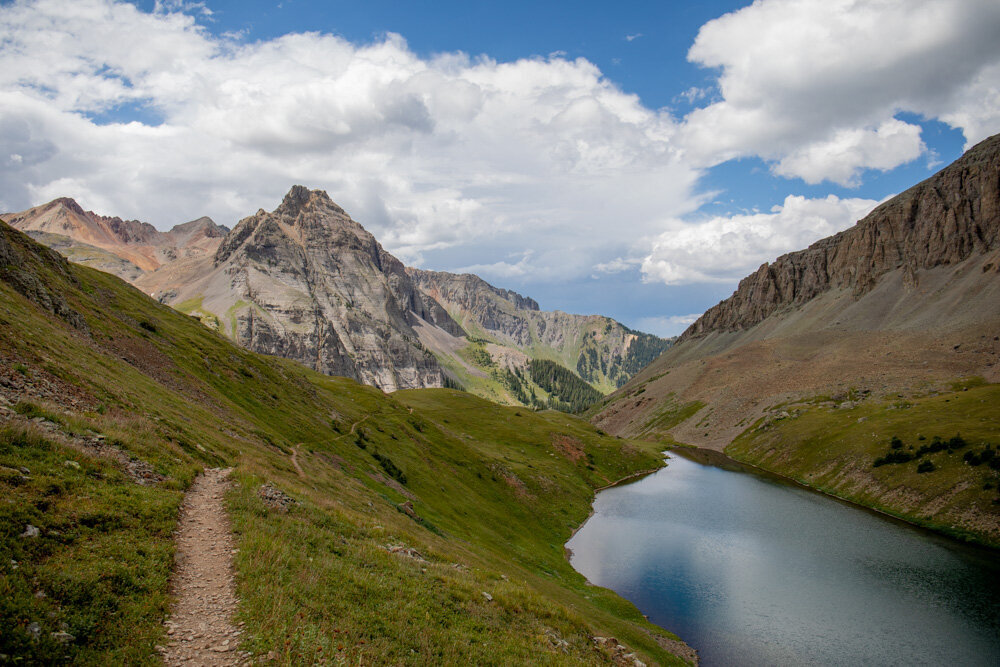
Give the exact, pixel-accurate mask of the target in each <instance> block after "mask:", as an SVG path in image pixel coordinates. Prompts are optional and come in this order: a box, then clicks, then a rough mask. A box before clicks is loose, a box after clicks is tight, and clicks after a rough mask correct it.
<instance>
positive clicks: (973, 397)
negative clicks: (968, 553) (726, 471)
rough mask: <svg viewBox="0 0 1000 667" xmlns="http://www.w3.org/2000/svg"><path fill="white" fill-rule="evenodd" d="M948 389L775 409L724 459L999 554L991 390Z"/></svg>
mask: <svg viewBox="0 0 1000 667" xmlns="http://www.w3.org/2000/svg"><path fill="white" fill-rule="evenodd" d="M954 389H955V391H952V392H944V393H935V394H933V395H926V396H922V397H916V398H911V399H907V400H903V399H896V400H876V399H872V400H865V401H857V400H846V401H839V402H838V401H834V400H831V399H829V398H828V397H819V398H816V399H813V400H810V401H804V402H800V403H793V404H788V405H782V406H778V407H777V408H775V409H774V410H773V411H772V412H771V413H770V414H769V415H768V416H767V417H765V418H762V419H761V420H760V421H758V422H757V424H755V425H754V427H752V428H750V429H748V430H747V431H746V432H745V433H743V434H742V435H741V436H740V437H739V438H737V439H736V440H735V441H734V442H733V443H732V444H731V445H730V446H729V447H727V448H726V453H727V454H729V455H730V456H732V457H733V458H736V459H738V460H740V461H745V462H748V463H752V464H754V465H757V466H760V467H763V468H766V469H768V470H772V471H775V472H778V473H781V474H784V475H787V476H789V477H792V478H794V479H797V480H798V481H800V482H803V483H805V484H808V485H810V486H813V487H815V488H818V489H820V490H822V491H826V492H828V493H833V494H835V495H838V496H841V497H844V498H847V499H849V500H852V501H855V502H858V503H861V504H864V505H868V506H870V507H875V508H878V509H880V510H883V511H886V512H889V513H891V514H894V515H896V516H899V517H902V518H904V519H907V520H909V521H913V522H915V523H919V524H922V525H926V526H929V527H932V528H937V529H939V530H943V531H944V532H948V533H950V534H952V535H955V536H957V537H961V538H966V539H973V540H976V541H980V542H984V543H987V544H992V545H993V546H1000V411H998V409H997V406H1000V385H996V384H989V385H988V384H985V383H982V382H981V380H976V379H973V380H969V381H965V382H960V383H956V385H955V387H954ZM856 398H860V396H858V397H856ZM993 452H997V454H994V453H993Z"/></svg>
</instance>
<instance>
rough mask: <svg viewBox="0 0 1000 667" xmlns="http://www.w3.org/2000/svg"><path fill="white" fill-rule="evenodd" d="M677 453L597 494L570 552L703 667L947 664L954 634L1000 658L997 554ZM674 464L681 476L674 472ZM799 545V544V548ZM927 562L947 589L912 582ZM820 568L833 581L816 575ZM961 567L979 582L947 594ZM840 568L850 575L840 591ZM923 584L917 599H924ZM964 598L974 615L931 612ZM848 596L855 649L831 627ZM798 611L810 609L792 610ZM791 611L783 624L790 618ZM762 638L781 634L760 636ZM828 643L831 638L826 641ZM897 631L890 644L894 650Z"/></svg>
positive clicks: (848, 629) (691, 453)
mask: <svg viewBox="0 0 1000 667" xmlns="http://www.w3.org/2000/svg"><path fill="white" fill-rule="evenodd" d="M675 455H676V456H675ZM669 456H670V457H671V458H672V459H674V460H673V461H668V462H667V463H668V465H667V467H666V468H665V469H661V470H660V471H659V472H660V473H661V474H662V476H663V479H660V480H659V481H657V479H655V477H656V476H654V477H653V478H647V479H646V480H644V481H643V485H646V486H644V487H643V488H641V489H637V490H636V491H630V489H631V488H632V485H631V484H620V485H618V486H620V487H621V488H618V489H616V490H614V491H611V492H610V495H607V496H606V497H605V496H602V497H600V498H596V497H595V501H594V505H593V507H592V511H591V513H590V516H589V517H588V519H587V520H586V521H585V522H584V523H583V524H582V525H581V526H580V528H578V529H577V531H574V538H572V539H571V540H570V541H569V542H568V543H567V545H566V553H567V557H568V558H570V561H571V564H572V565H573V566H574V569H576V570H577V571H578V572H580V573H581V574H582V575H583V576H584V577H586V579H587V581H588V583H589V584H590V585H594V586H600V587H603V588H609V589H611V590H613V591H615V592H617V593H618V594H619V595H621V596H622V597H624V598H626V599H628V600H629V601H631V602H632V603H633V604H635V605H636V606H637V607H638V608H639V609H640V611H641V612H642V613H643V614H644V615H646V616H647V617H648V618H649V620H650V621H651V622H652V623H655V624H657V625H659V626H660V627H663V628H669V629H670V631H671V632H672V633H676V634H679V635H680V636H681V637H683V638H684V639H685V640H687V641H688V642H692V644H691V645H693V646H697V647H698V649H697V650H698V653H699V658H704V660H705V663H704V664H733V663H732V660H736V659H737V657H739V656H743V657H744V658H745V657H746V656H747V655H756V656H757V657H758V659H759V660H761V661H763V662H767V661H779V662H780V661H782V660H787V661H791V662H794V661H795V660H796V659H800V660H803V661H809V660H820V661H822V659H832V658H831V656H833V657H836V658H838V659H841V660H848V661H850V660H855V659H857V660H861V659H862V656H867V658H868V659H873V656H879V657H880V658H876V659H875V661H876V662H878V661H879V659H883V660H887V661H889V662H891V661H892V660H893V659H897V658H900V657H903V656H910V657H912V656H914V655H923V654H922V653H920V652H921V651H930V652H931V653H930V654H933V655H938V657H941V656H943V655H944V654H941V653H940V647H941V646H944V644H946V643H947V641H946V639H947V638H949V637H952V638H953V637H958V636H961V637H963V638H967V639H968V641H969V642H970V643H968V644H966V646H973V645H976V646H978V648H977V649H976V650H979V651H980V653H978V654H976V653H975V652H974V651H973V653H968V652H967V654H966V658H968V659H969V660H970V662H968V663H967V664H977V665H978V664H987V663H984V662H983V660H982V656H987V655H988V656H996V655H997V651H998V645H997V640H996V637H997V635H995V634H993V630H989V629H988V630H986V631H983V630H982V628H984V627H990V628H993V627H995V626H996V620H995V619H996V616H995V614H994V613H993V612H992V611H990V609H996V608H997V604H998V602H997V600H996V596H995V594H993V593H989V590H991V589H992V586H991V585H990V584H989V581H993V580H994V579H992V577H995V576H996V574H995V573H996V572H997V570H996V568H997V563H996V560H995V557H994V553H993V552H992V551H989V552H987V551H986V550H983V549H981V548H978V545H975V544H967V543H962V542H959V541H957V540H953V539H951V538H949V537H947V536H944V535H942V534H940V533H939V532H938V531H932V530H928V529H926V528H923V527H920V526H915V525H914V524H912V523H910V522H907V521H903V520H901V519H898V518H897V517H893V516H892V515H890V514H885V513H883V512H878V511H873V508H868V507H865V506H864V505H861V504H858V503H852V502H850V501H847V500H845V499H841V498H837V497H836V496H834V495H831V494H827V493H823V492H821V491H819V490H818V489H814V488H812V487H809V486H808V485H804V484H802V483H800V482H798V481H797V480H794V479H789V478H787V477H783V476H781V475H778V474H775V473H772V472H771V471H768V470H766V469H761V468H758V467H756V466H752V465H749V464H745V463H743V462H740V461H737V460H735V459H731V458H730V457H727V456H726V455H724V454H721V453H719V452H708V453H706V452H704V451H697V450H692V449H687V448H685V449H672V450H669ZM675 467H676V468H677V470H676V473H675V474H674V475H673V477H672V476H671V473H670V472H667V471H672V470H673V469H674V468H675ZM723 468H728V470H724V469H723ZM696 470H702V471H704V472H696ZM713 471H714V472H713ZM732 472H744V473H747V472H749V473H750V474H749V475H729V474H728V473H732ZM723 476H725V477H723ZM753 479H756V480H757V481H753ZM650 480H652V481H650ZM671 480H672V481H671ZM741 480H743V481H741ZM782 488H784V489H787V490H786V491H782V490H781V489H782ZM803 491H805V492H808V493H806V494H803ZM789 494H790V495H789ZM817 494H818V495H817ZM820 497H826V498H829V499H831V500H834V501H838V502H835V503H832V504H831V503H826V502H824V501H822V500H820V499H819V498H820ZM810 498H812V499H811V500H810ZM602 499H603V500H602ZM796 499H797V500H796ZM838 506H839V507H840V508H841V509H839V510H838V509H836V508H837V507H838ZM720 509H721V512H720ZM859 509H860V510H863V511H862V512H860V513H858V512H857V510H859ZM865 516H867V517H868V518H867V519H865V518H864V517H865ZM656 517H663V518H662V519H660V518H656ZM885 519H890V521H888V522H886V521H885ZM660 521H663V523H658V522H660ZM876 522H881V523H876ZM630 526H631V527H630ZM585 528H586V530H584V529H585ZM915 529H916V530H915ZM581 537H582V539H581ZM796 542H798V543H799V544H801V545H802V546H800V547H799V546H792V545H793V543H796ZM821 544H822V545H823V546H822V547H817V546H816V545H821ZM817 549H818V552H817ZM970 549H972V551H970ZM814 559H817V560H814ZM733 562H739V563H740V564H741V565H740V568H737V570H738V571H733V570H731V569H727V567H726V566H727V564H730V565H731V564H732V563H733ZM817 562H819V563H821V565H816V563H817ZM942 562H946V563H947V564H946V565H941V563H942ZM960 564H962V565H960ZM925 567H926V568H931V570H933V571H934V572H936V574H935V576H938V577H939V579H940V581H939V582H937V583H935V584H933V585H931V586H929V587H927V586H923V584H922V583H921V582H922V580H921V579H920V578H919V577H918V578H917V579H916V580H914V579H913V572H924V568H925ZM816 568H818V571H819V572H821V573H822V575H823V576H816V571H817V570H816ZM873 568H875V569H873ZM934 568H937V569H936V570H935V569H934ZM984 568H985V569H984ZM744 569H746V570H747V571H752V572H753V576H752V577H748V576H746V572H745V571H744ZM929 571H930V570H929ZM956 572H962V573H964V574H963V575H962V576H964V577H967V579H965V581H967V582H969V583H967V584H964V585H963V586H958V587H952V586H949V587H945V588H942V586H943V585H944V584H945V583H946V582H949V581H952V579H951V578H952V577H954V576H955V573H956ZM831 573H838V574H837V576H838V577H843V578H840V579H838V580H837V581H836V582H835V583H832V584H831V581H833V578H832V577H831V576H830V575H831ZM887 573H888V574H890V576H886V574H887ZM984 573H992V574H984ZM720 582H722V583H720ZM900 582H907V583H905V584H902V585H901V584H900ZM882 586H887V587H890V588H891V592H889V591H888V590H887V591H885V593H884V594H879V595H874V596H873V595H872V593H871V591H873V590H874V589H875V588H878V587H882ZM921 586H923V587H921ZM803 587H804V588H803ZM960 589H961V590H960ZM803 590H805V591H807V593H805V594H804V593H803V592H802V591H803ZM913 590H917V591H919V592H920V593H919V595H918V596H916V597H914V596H913V594H912V591H913ZM963 590H965V591H968V590H971V591H976V592H977V595H978V597H975V598H963V599H964V600H966V604H972V605H973V607H974V609H973V607H966V609H971V610H972V611H971V612H969V613H971V614H972V616H962V618H960V619H958V618H957V617H954V616H950V615H949V613H950V612H948V611H947V610H948V609H949V608H950V606H949V605H937V604H935V605H931V606H928V605H927V604H925V602H926V600H927V597H926V596H927V595H933V596H935V599H936V596H941V595H946V594H947V595H951V597H952V598H954V597H955V595H957V594H958V593H960V592H961V591H963ZM845 591H853V592H852V593H851V594H852V595H855V596H857V609H856V610H855V611H852V612H851V613H850V614H846V615H844V616H843V618H840V619H839V620H838V621H837V622H838V623H839V624H840V625H839V626H838V627H839V628H840V629H841V630H842V631H843V632H844V633H845V634H846V635H849V636H852V637H854V636H858V637H864V641H861V642H860V643H853V642H852V643H851V644H850V645H844V644H843V642H841V641H838V640H837V639H836V637H835V636H834V635H836V634H837V633H833V634H831V632H830V631H829V627H828V626H827V625H825V624H826V619H828V618H830V617H831V614H832V615H834V616H836V615H837V614H838V613H839V610H840V609H842V608H843V605H841V604H840V603H837V604H832V603H830V602H829V601H830V600H832V599H834V598H837V597H838V596H841V595H843V594H844V592H845ZM947 591H951V593H947ZM770 596H773V597H770ZM991 596H992V597H991ZM949 599H950V598H949ZM969 600H974V602H972V603H969V602H968V601H969ZM989 600H992V601H989ZM759 601H764V604H763V605H758V602H759ZM790 605H800V608H799V609H798V610H797V611H795V612H784V611H783V610H786V609H791V608H793V607H792V606H790ZM783 613H784V614H785V615H786V616H787V618H783V619H782V618H781V615H782V614H783ZM775 614H777V617H776V616H775ZM858 614H861V615H862V616H864V617H865V618H864V620H862V621H859V620H858V618H857V615H858ZM972 617H977V618H980V619H985V620H981V621H980V622H979V624H978V625H976V626H970V627H972V629H971V630H970V632H969V633H965V634H948V633H947V632H945V633H942V631H940V629H941V628H944V627H948V628H949V631H948V632H954V631H957V627H959V626H956V625H954V623H961V624H963V625H964V623H965V622H966V621H967V620H968V619H969V618H972ZM776 619H777V620H776ZM779 620H780V622H778V621H779ZM984 623H985V624H986V626H984V625H983V624H984ZM747 628H749V630H747ZM914 628H919V630H914ZM821 629H822V631H820V630H821ZM741 633H745V636H742V635H741ZM762 633H763V635H762ZM768 633H770V634H768ZM765 635H766V636H769V637H771V639H768V640H767V641H763V640H760V637H761V636H765ZM820 636H825V637H826V639H825V640H824V641H822V642H819V643H817V641H818V640H817V637H820ZM931 636H933V637H935V639H933V640H931V641H930V642H929V643H927V644H926V645H923V644H922V642H924V641H925V640H924V639H922V637H931ZM727 637H728V638H729V639H725V638H727ZM734 637H735V638H736V639H735V641H732V638H734ZM887 637H892V638H893V641H892V642H889V643H888V644H886V638H887ZM901 637H902V638H903V639H900V638H901ZM963 641H966V639H963ZM914 646H916V647H918V648H916V649H914V648H913V647H914ZM914 651H916V653H914ZM976 655H978V656H980V657H978V658H976V657H975V656H976Z"/></svg>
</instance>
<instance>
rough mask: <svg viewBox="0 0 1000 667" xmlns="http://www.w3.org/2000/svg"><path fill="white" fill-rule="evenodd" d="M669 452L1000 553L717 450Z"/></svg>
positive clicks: (984, 544)
mask: <svg viewBox="0 0 1000 667" xmlns="http://www.w3.org/2000/svg"><path fill="white" fill-rule="evenodd" d="M666 451H668V452H672V453H674V454H677V455H678V456H681V457H683V458H685V459H687V460H689V461H693V462H695V463H699V464H702V465H710V466H714V467H717V468H722V469H723V470H730V471H734V472H749V473H751V474H758V475H761V476H762V477H765V478H767V477H771V478H774V479H776V480H779V481H782V482H784V483H787V484H791V485H792V486H795V487H797V488H800V489H806V490H808V491H811V492H813V493H818V494H820V495H822V496H825V497H827V498H831V499H833V500H836V501H839V502H842V503H844V504H846V505H850V506H851V507H857V508H860V509H863V510H865V511H867V512H872V513H874V514H877V515H878V516H880V517H883V518H886V519H889V520H892V521H896V522H899V523H901V524H905V525H907V526H910V527H912V528H917V529H919V530H921V531H924V532H927V533H929V534H931V535H935V536H937V537H943V538H946V539H947V540H949V541H951V542H956V543H958V544H961V545H963V546H968V547H973V548H977V549H982V550H983V551H984V552H986V553H989V554H992V555H994V556H995V555H997V554H998V552H1000V545H995V544H990V543H988V542H984V541H982V540H978V539H973V538H971V537H969V536H967V535H965V534H962V533H958V532H955V531H954V530H952V529H949V528H948V527H946V526H938V525H936V524H932V523H926V522H921V521H920V520H919V519H913V518H909V517H905V516H901V515H899V514H895V513H893V512H892V511H889V510H886V509H882V508H879V507H874V506H872V505H867V504H865V503H862V502H858V501H856V500H852V499H850V498H846V497H844V496H840V495H838V494H836V493H833V492H832V491H827V490H826V489H821V488H819V487H817V486H813V485H811V484H809V483H807V482H804V481H802V480H799V479H795V478H794V477H790V476H788V475H784V474H782V473H780V472H776V471H774V470H771V469H769V468H764V467H761V466H758V465H755V464H753V463H750V462H749V461H741V460H740V459H735V458H733V457H731V456H729V454H726V453H725V452H720V451H718V450H716V449H708V448H705V447H694V446H691V445H675V446H673V447H668V448H667V449H666Z"/></svg>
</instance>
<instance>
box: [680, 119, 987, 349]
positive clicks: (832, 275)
mask: <svg viewBox="0 0 1000 667" xmlns="http://www.w3.org/2000/svg"><path fill="white" fill-rule="evenodd" d="M998 149H1000V135H998V136H994V137H991V138H989V139H986V140H984V141H982V142H980V143H979V144H977V145H976V146H974V147H972V148H970V149H969V150H968V151H967V152H966V153H965V155H964V156H963V157H962V158H961V159H960V160H958V161H956V162H954V163H953V164H951V165H949V166H948V167H945V168H944V169H942V170H941V171H940V172H938V173H937V174H935V175H934V176H932V177H931V178H929V179H927V180H925V181H923V182H921V183H918V184H917V185H915V186H913V187H911V188H909V189H908V190H906V191H905V192H903V193H901V194H899V195H897V196H895V197H893V198H892V199H890V200H889V201H886V202H884V203H882V204H880V205H879V206H877V207H876V208H875V209H874V210H873V211H872V212H871V213H869V214H868V215H867V216H865V217H864V218H862V219H861V220H859V221H858V222H857V223H856V224H855V225H854V226H853V227H851V228H850V229H847V230H844V231H842V232H840V233H838V234H835V235H834V236H831V237H827V238H825V239H821V240H819V241H817V242H816V243H813V244H812V245H810V246H809V247H808V248H806V249H805V250H800V251H797V252H793V253H788V254H786V255H782V256H781V257H779V258H778V259H776V260H775V261H774V262H772V263H765V264H763V265H761V267H760V268H759V269H757V271H755V272H754V273H752V274H751V275H749V276H747V277H746V278H744V279H743V280H741V281H740V284H739V286H738V287H737V289H736V291H735V292H734V293H733V295H732V296H731V297H729V298H728V299H726V300H724V301H722V302H721V303H719V304H718V305H716V306H713V307H712V308H710V309H708V310H707V311H706V312H705V313H704V314H703V315H702V316H701V317H700V318H698V320H696V321H695V322H694V323H693V324H692V325H691V326H690V327H688V329H687V330H685V331H684V333H683V334H681V336H680V339H679V341H684V340H686V339H688V338H691V337H694V336H698V335H701V334H704V333H708V332H710V331H719V330H726V331H734V330H746V329H749V328H750V327H752V326H754V325H755V324H757V323H759V322H761V321H763V320H764V319H765V318H766V317H767V316H768V315H770V314H771V313H774V312H776V311H778V310H780V309H781V308H784V307H794V306H795V305H797V304H802V303H805V302H807V301H809V300H810V299H812V298H814V297H816V296H818V295H819V294H821V293H823V292H825V291H827V290H830V289H849V290H851V292H852V294H853V296H854V297H855V298H857V297H860V296H861V295H863V294H865V293H867V292H869V291H871V290H872V289H873V288H874V286H875V284H876V282H877V281H878V279H879V278H880V277H881V276H883V275H885V274H886V273H888V272H889V271H891V270H894V269H903V270H904V272H905V273H904V275H905V281H906V282H905V284H906V285H907V286H908V287H909V288H915V287H916V281H917V271H918V270H921V269H924V270H926V269H932V268H934V267H937V266H942V265H949V264H957V263H959V262H961V261H962V260H964V259H966V258H967V257H969V256H970V255H972V254H973V253H975V252H987V251H989V250H992V249H994V248H996V247H997V246H998V244H1000V228H998V227H997V226H996V225H991V224H988V223H989V221H991V220H995V219H996V217H997V215H998V214H1000V188H998V187H997V183H996V173H995V160H993V161H992V162H991V156H995V155H996V153H997V151H998ZM942 220H943V221H944V222H943V224H938V221H942Z"/></svg>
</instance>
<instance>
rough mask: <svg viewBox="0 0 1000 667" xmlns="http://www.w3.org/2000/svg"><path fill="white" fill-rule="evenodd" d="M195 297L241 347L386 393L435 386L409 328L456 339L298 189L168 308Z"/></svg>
mask: <svg viewBox="0 0 1000 667" xmlns="http://www.w3.org/2000/svg"><path fill="white" fill-rule="evenodd" d="M196 293H197V294H198V295H199V296H201V297H202V298H203V299H204V303H205V306H204V309H205V310H206V311H210V312H212V313H215V315H216V316H217V317H218V318H219V320H220V321H221V322H222V330H223V333H226V334H227V335H230V336H231V337H233V338H234V339H235V340H236V341H237V342H238V343H240V344H241V345H244V346H245V347H248V348H250V349H252V350H255V351H258V352H263V353H265V354H274V355H278V356H282V357H286V358H289V359H295V360H296V361H300V362H302V363H304V364H306V365H307V366H310V367H312V368H314V369H315V370H317V371H320V372H321V373H326V374H328V375H343V376H347V377H352V378H354V379H356V380H359V381H361V382H364V383H366V384H372V385H375V386H377V387H380V388H381V389H384V390H386V391H392V390H395V389H406V388H413V387H440V386H442V384H443V374H442V371H441V368H440V366H439V365H438V363H437V360H436V359H435V358H434V356H433V355H432V354H431V353H430V352H428V351H427V350H425V349H424V348H423V347H422V346H421V344H420V342H419V340H418V336H417V333H416V332H415V331H414V330H413V326H414V325H416V324H418V323H427V324H430V325H431V326H434V327H437V328H440V329H443V330H445V331H447V332H449V333H450V334H451V335H454V336H461V335H464V332H463V331H462V329H461V327H459V326H458V324H457V323H455V321H454V320H452V319H451V317H450V316H449V315H448V313H447V312H445V310H444V309H443V308H442V307H441V306H440V305H439V304H438V303H437V302H436V301H434V300H433V299H431V298H428V297H427V296H425V295H424V294H422V293H421V292H420V291H419V290H418V289H417V288H416V286H415V285H414V284H413V281H412V280H411V279H410V277H409V276H408V275H407V273H406V271H405V270H404V267H403V264H402V263H401V262H400V261H399V260H398V259H396V258H395V257H393V256H392V255H391V254H389V253H388V252H386V251H385V250H384V249H383V248H382V246H381V245H380V244H379V243H378V242H377V241H376V240H375V237H373V236H372V235H371V234H369V233H368V232H367V231H365V229H364V228H363V227H362V226H361V225H359V224H358V223H356V222H355V221H354V220H352V219H351V218H350V217H349V216H348V215H347V214H346V213H345V212H344V210H343V209H342V208H340V207H339V206H337V205H336V204H335V203H334V202H333V201H331V200H330V198H329V197H328V196H327V194H326V193H325V192H322V191H320V190H313V191H310V190H308V189H306V188H305V187H302V186H298V185H297V186H295V187H293V188H292V189H291V190H290V191H289V192H288V194H287V195H286V196H285V198H284V200H283V201H282V202H281V204H280V205H279V206H278V208H276V209H275V210H274V211H273V212H270V213H268V212H266V211H263V210H260V211H258V212H257V213H256V214H255V215H252V216H250V217H248V218H244V219H243V220H241V221H240V222H239V224H238V225H236V227H235V228H234V229H233V231H232V232H230V233H229V235H227V236H226V238H225V239H224V240H223V241H222V243H221V244H220V246H219V248H218V250H217V251H216V253H215V256H214V268H213V269H212V272H211V275H210V276H208V277H207V278H206V279H204V280H203V281H202V282H201V283H199V285H198V286H197V287H195V288H191V289H187V290H182V291H181V293H180V294H179V295H178V296H177V297H176V299H178V300H183V299H187V298H190V297H192V296H194V295H195V294H196Z"/></svg>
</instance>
